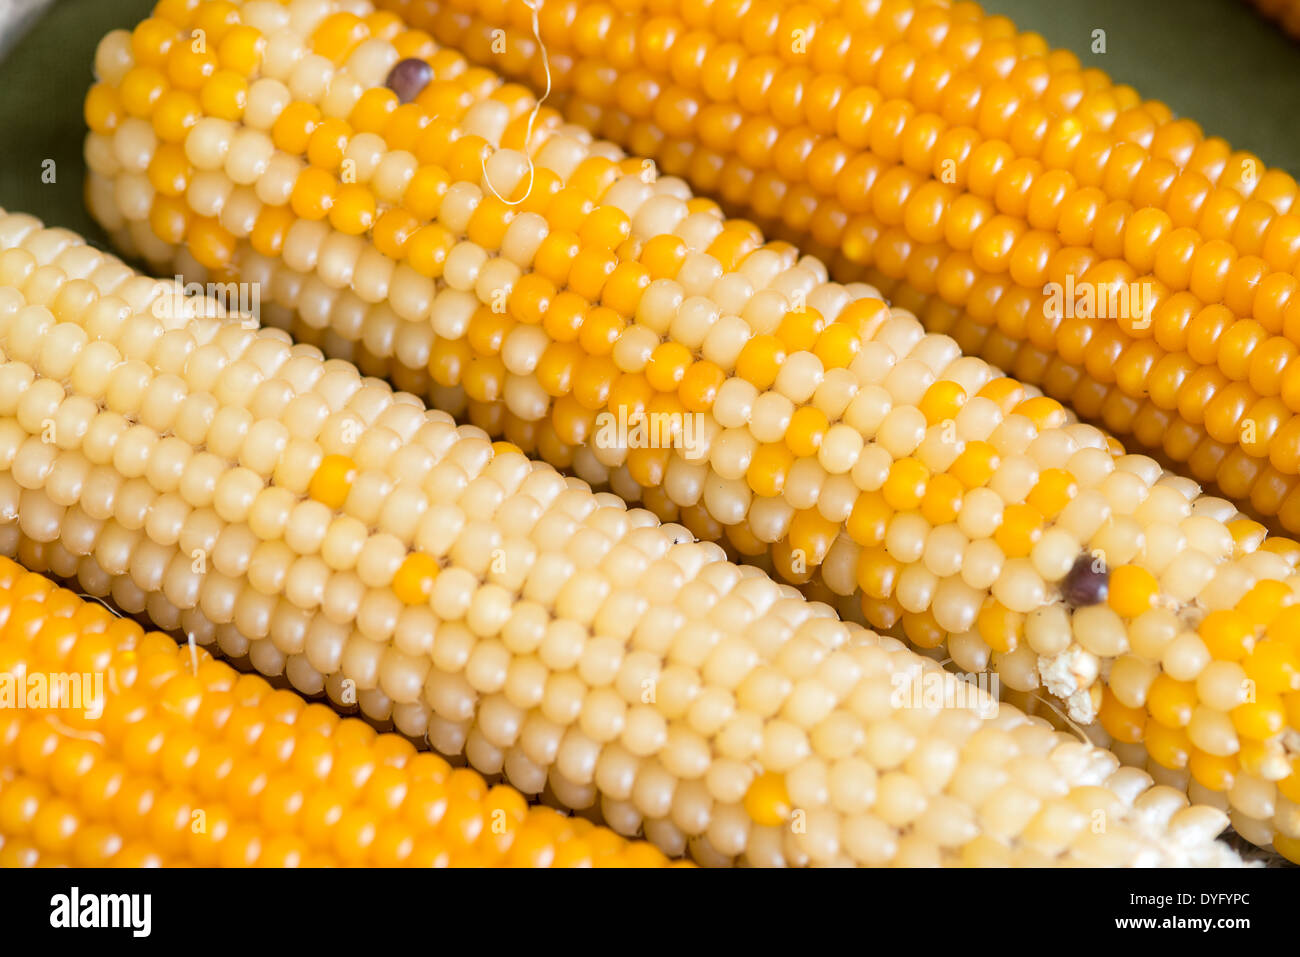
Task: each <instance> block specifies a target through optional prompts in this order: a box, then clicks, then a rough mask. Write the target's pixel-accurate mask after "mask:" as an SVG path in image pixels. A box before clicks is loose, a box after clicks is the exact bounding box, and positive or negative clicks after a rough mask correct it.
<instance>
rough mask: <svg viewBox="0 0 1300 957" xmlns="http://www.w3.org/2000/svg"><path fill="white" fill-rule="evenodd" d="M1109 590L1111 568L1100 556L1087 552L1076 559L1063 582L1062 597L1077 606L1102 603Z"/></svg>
mask: <svg viewBox="0 0 1300 957" xmlns="http://www.w3.org/2000/svg"><path fill="white" fill-rule="evenodd" d="M1109 590H1110V569H1109V568H1107V567H1106V563H1105V562H1104V561H1102V560H1101V559H1100V558H1098V557H1096V556H1095V555H1089V554H1087V553H1086V552H1085V553H1084V554H1082V555H1080V556H1079V557H1078V558H1076V559H1075V560H1074V565H1073V566H1072V567H1071V568H1070V571H1069V572H1068V573H1067V574H1066V576H1065V580H1064V581H1063V582H1061V597H1062V598H1064V599H1065V600H1066V602H1067V603H1068V604H1071V605H1073V606H1074V607H1076V608H1082V607H1083V606H1084V605H1097V604H1100V603H1101V602H1103V601H1105V600H1106V593H1107V592H1108V591H1109Z"/></svg>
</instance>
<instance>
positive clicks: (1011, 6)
mask: <svg viewBox="0 0 1300 957" xmlns="http://www.w3.org/2000/svg"><path fill="white" fill-rule="evenodd" d="M153 2H154V0H58V2H57V3H56V4H55V5H54V7H53V8H52V9H51V10H50V12H49V13H47V14H46V15H45V16H44V18H42V19H41V20H40V21H39V22H38V23H37V24H36V26H35V27H34V28H33V29H32V31H31V32H30V33H29V34H28V35H27V36H26V37H25V38H24V39H23V40H22V41H21V42H20V43H19V44H18V46H17V47H16V48H15V49H14V50H13V51H12V52H11V53H10V54H9V56H8V58H7V59H6V60H5V61H4V62H3V63H0V207H4V208H6V209H11V210H21V211H24V212H29V213H33V214H35V215H37V216H39V217H41V218H42V219H44V220H45V221H46V222H48V223H50V224H57V225H60V226H68V227H71V228H73V229H76V230H77V231H79V232H81V233H84V234H86V235H87V236H89V237H91V238H92V239H98V240H102V238H103V237H102V234H100V233H99V231H98V230H97V229H96V228H95V226H94V224H93V223H92V222H91V221H90V218H89V217H88V216H87V215H86V211H85V209H84V207H83V203H82V190H81V182H82V177H83V175H84V172H85V169H84V165H83V163H82V159H81V143H82V137H83V136H84V135H85V126H84V124H83V121H82V118H81V101H82V98H83V96H84V95H85V91H86V88H87V87H88V86H89V85H90V82H91V67H92V64H93V61H94V51H95V45H96V44H97V43H98V42H99V38H100V37H101V36H103V35H104V34H105V33H107V32H108V31H109V30H111V29H113V28H114V27H124V26H130V25H132V24H134V23H135V22H137V21H139V20H141V19H143V18H144V17H145V16H147V15H148V12H149V10H150V8H151V7H152V6H153ZM983 2H984V6H985V8H986V9H988V10H990V11H993V12H996V13H1002V14H1005V15H1007V16H1009V17H1011V19H1013V20H1014V21H1015V22H1016V23H1017V24H1018V25H1019V26H1020V27H1021V28H1022V29H1027V30H1036V31H1038V32H1040V33H1042V34H1043V35H1044V36H1045V37H1046V38H1047V39H1048V41H1049V42H1050V43H1052V45H1054V46H1060V47H1066V48H1069V49H1071V50H1074V51H1075V52H1076V53H1077V54H1079V56H1080V57H1081V59H1082V60H1083V62H1084V63H1085V64H1087V65H1090V66H1098V67H1100V68H1102V69H1104V70H1106V71H1107V72H1108V73H1109V74H1110V75H1111V76H1112V77H1113V78H1114V79H1115V80H1116V81H1117V82H1123V83H1129V84H1132V85H1133V86H1134V87H1136V88H1137V89H1138V90H1139V91H1140V92H1141V93H1142V94H1143V95H1144V96H1147V97H1154V98H1156V99H1160V100H1164V101H1165V102H1166V103H1168V104H1169V105H1170V106H1171V107H1172V108H1173V109H1174V111H1175V112H1177V113H1178V114H1180V115H1183V116H1189V117H1192V118H1193V119H1195V120H1197V121H1198V122H1200V123H1201V125H1202V126H1204V127H1205V129H1206V130H1208V131H1209V132H1211V133H1214V134H1217V135H1221V136H1224V137H1226V138H1227V139H1228V141H1229V142H1231V143H1232V144H1233V145H1234V146H1236V147H1239V148H1242V149H1249V150H1252V151H1254V152H1255V153H1257V154H1258V155H1259V156H1261V157H1262V158H1263V160H1264V161H1265V162H1266V163H1267V164H1269V165H1270V166H1280V167H1282V168H1284V169H1286V170H1288V171H1289V172H1290V173H1292V174H1293V175H1298V176H1300V123H1298V122H1297V120H1296V118H1297V116H1298V115H1300V43H1297V42H1296V41H1294V40H1291V39H1290V38H1288V37H1287V36H1285V35H1284V34H1283V33H1282V32H1281V31H1280V30H1278V29H1277V28H1276V27H1275V26H1274V25H1273V24H1272V23H1269V22H1267V21H1265V20H1263V19H1261V18H1260V17H1258V16H1257V15H1256V14H1255V13H1254V11H1253V10H1252V9H1251V8H1250V7H1249V6H1248V5H1247V4H1246V3H1244V2H1242V0H983ZM1098 29H1101V30H1105V31H1106V52H1105V53H1104V54H1093V53H1092V52H1091V49H1090V47H1091V45H1092V34H1093V31H1094V30H1098ZM47 159H53V160H54V161H55V164H56V166H55V175H56V181H55V182H54V183H43V182H41V170H42V163H43V162H44V161H45V160H47Z"/></svg>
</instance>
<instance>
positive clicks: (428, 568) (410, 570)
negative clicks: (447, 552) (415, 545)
mask: <svg viewBox="0 0 1300 957" xmlns="http://www.w3.org/2000/svg"><path fill="white" fill-rule="evenodd" d="M438 571H439V568H438V562H437V561H436V560H435V559H434V558H433V556H431V555H426V554H425V553H424V552H411V553H410V554H409V555H407V556H406V558H405V559H404V560H403V561H402V564H401V566H400V567H399V568H398V569H397V574H395V575H394V576H393V593H394V594H395V595H397V597H398V598H400V599H401V600H402V601H403V602H404V603H405V604H407V605H419V604H422V603H424V602H426V601H428V600H429V596H430V595H431V594H432V593H433V582H434V579H436V578H437V577H438Z"/></svg>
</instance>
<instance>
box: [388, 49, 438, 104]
mask: <svg viewBox="0 0 1300 957" xmlns="http://www.w3.org/2000/svg"><path fill="white" fill-rule="evenodd" d="M432 79H433V67H431V66H429V64H427V63H425V62H424V61H423V60H417V59H415V58H413V57H408V58H407V59H405V60H398V61H397V64H396V65H395V66H394V67H393V68H392V69H391V70H389V71H388V79H387V80H385V81H384V85H385V86H387V87H388V88H389V89H390V90H392V91H393V92H394V93H396V94H397V98H398V99H399V100H401V101H402V102H403V103H410V102H411V101H412V100H414V99H415V98H416V97H417V96H419V95H420V93H421V92H423V90H424V88H425V87H426V86H428V85H429V81H430V80H432Z"/></svg>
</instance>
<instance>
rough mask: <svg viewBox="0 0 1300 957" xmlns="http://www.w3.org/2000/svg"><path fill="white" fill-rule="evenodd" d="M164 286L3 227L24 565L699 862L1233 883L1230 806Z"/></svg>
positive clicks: (3, 472) (14, 530)
mask: <svg viewBox="0 0 1300 957" xmlns="http://www.w3.org/2000/svg"><path fill="white" fill-rule="evenodd" d="M178 289H179V286H177V285H176V284H174V283H167V282H158V281H155V280H150V279H147V278H145V277H141V276H137V275H135V274H133V273H132V272H131V270H129V269H128V268H126V267H125V266H123V265H122V264H121V263H120V262H118V261H117V260H115V259H112V258H111V257H108V256H106V255H104V254H102V253H100V252H98V251H96V250H94V249H93V248H90V247H88V246H86V245H84V244H83V243H82V242H81V241H80V240H78V239H77V238H76V237H75V236H73V235H72V234H70V233H67V232H66V231H62V230H45V229H42V228H41V227H40V225H39V224H38V223H37V222H36V221H34V220H32V219H31V218H30V217H23V216H15V215H0V356H2V361H0V515H2V516H3V517H4V519H5V525H4V526H3V528H0V551H3V552H4V553H6V554H17V555H18V557H19V559H20V560H21V561H22V562H23V564H24V565H26V566H27V567H28V568H32V569H38V570H43V569H47V568H48V569H49V570H51V571H53V572H54V573H56V574H58V575H60V576H63V577H76V578H77V579H78V580H79V581H80V583H81V584H82V586H83V587H85V588H86V590H87V591H88V592H90V593H92V594H101V595H102V594H111V595H112V596H113V598H114V599H115V601H116V603H117V604H118V605H120V606H121V607H122V608H123V609H125V610H127V611H130V612H138V611H147V612H148V614H149V615H150V616H151V617H152V618H153V619H154V620H155V621H156V622H158V623H159V624H160V625H161V626H162V627H164V628H167V629H169V630H170V629H180V630H184V631H187V632H189V633H190V634H192V635H193V636H194V639H195V641H196V642H197V643H200V644H204V645H214V646H215V647H219V648H220V649H221V650H222V651H223V652H225V653H226V654H228V655H230V656H232V657H246V658H247V660H248V661H249V662H250V663H251V664H252V665H253V666H254V667H256V668H257V669H258V670H260V671H263V672H264V673H267V674H284V675H285V676H286V677H287V678H288V679H289V681H290V682H291V683H292V684H293V685H294V686H295V687H297V688H299V689H300V690H302V691H304V692H306V693H308V694H318V693H320V692H321V691H325V692H326V693H327V694H328V695H329V696H330V697H331V698H332V699H334V700H336V701H337V702H339V703H340V704H345V705H346V704H351V703H353V701H355V703H356V704H358V705H359V706H360V709H361V710H362V712H363V713H364V714H366V715H367V716H369V717H371V718H374V719H377V720H381V721H388V720H391V721H392V722H393V723H394V724H395V725H396V727H397V728H398V730H400V731H402V732H403V733H405V734H407V735H410V736H414V737H424V738H426V739H427V740H428V742H429V743H430V744H431V745H432V746H433V747H434V748H435V749H437V750H439V751H442V752H444V753H447V754H461V753H463V754H464V755H465V756H466V758H467V759H468V760H469V762H470V764H472V765H473V766H475V767H476V768H478V769H479V770H481V771H483V772H484V773H489V774H497V773H504V775H505V776H506V778H508V779H509V780H510V781H511V782H512V783H513V784H514V785H515V786H516V787H518V788H519V789H520V790H522V791H524V792H525V793H528V794H536V793H541V792H542V791H544V790H546V791H547V792H548V793H549V794H550V795H551V796H552V797H553V798H554V799H555V800H558V801H559V802H561V803H562V804H564V805H566V806H568V807H572V808H575V809H580V810H581V809H588V808H596V807H598V808H599V813H600V814H601V815H602V817H603V818H604V820H605V821H606V822H607V823H608V824H609V825H610V826H611V827H612V828H614V829H615V830H617V831H620V832H621V833H625V834H629V835H632V834H637V833H640V832H644V834H645V836H646V837H647V838H649V839H650V840H651V841H653V842H654V843H655V844H657V845H659V846H660V847H661V848H662V849H664V850H665V851H668V852H670V853H672V854H674V855H676V854H680V853H682V852H684V851H686V850H689V852H690V853H691V854H692V855H693V856H694V857H695V858H696V859H698V860H700V861H702V862H704V863H710V864H718V863H728V862H731V861H733V860H734V861H740V862H745V863H750V864H759V865H773V864H782V863H786V864H853V863H857V864H891V863H892V864H899V865H903V864H908V865H921V864H959V863H961V864H993V863H1012V864H1053V863H1084V864H1095V865H1110V864H1177V863H1231V862H1233V861H1235V860H1236V858H1235V855H1233V854H1231V852H1229V851H1228V850H1227V849H1226V847H1225V846H1224V845H1222V844H1218V843H1216V842H1215V841H1214V840H1213V836H1214V835H1215V834H1216V833H1217V832H1218V830H1219V829H1220V828H1221V827H1222V826H1223V824H1224V822H1225V820H1226V818H1225V816H1224V815H1223V813H1222V812H1221V811H1219V810H1216V809H1214V808H1210V807H1205V806H1189V805H1188V801H1187V798H1186V796H1185V795H1183V794H1182V793H1180V792H1178V791H1177V790H1174V789H1170V788H1168V787H1163V786H1156V787H1153V786H1152V781H1151V778H1150V777H1149V776H1148V775H1146V774H1145V773H1143V772H1141V771H1140V770H1137V769H1132V768H1120V767H1119V762H1118V761H1117V759H1116V758H1115V757H1114V756H1113V755H1111V754H1110V753H1109V752H1106V751H1104V750H1101V749H1099V748H1096V747H1093V746H1091V745H1087V744H1081V743H1079V742H1078V741H1077V740H1076V739H1074V738H1073V737H1072V736H1070V735H1066V734H1063V733H1061V732H1058V731H1055V730H1053V729H1052V728H1050V727H1049V726H1048V725H1047V724H1046V723H1044V722H1042V721H1040V720H1037V719H1033V718H1029V717H1026V716H1025V715H1024V714H1022V713H1020V712H1018V711H1017V710H1016V709H1014V708H1012V707H1010V706H1006V705H1003V706H1000V707H998V706H997V705H996V702H995V700H994V699H993V698H991V697H990V696H989V695H987V694H986V693H985V692H984V691H983V690H981V689H978V688H973V687H971V686H970V685H968V684H966V683H965V682H963V681H962V680H961V679H960V678H959V677H957V676H954V675H952V674H948V673H946V672H944V671H942V670H941V669H940V668H938V667H937V666H936V665H935V664H934V662H932V661H930V660H929V659H926V658H922V657H920V656H918V655H916V654H915V653H913V652H911V651H909V650H907V649H906V648H905V647H904V646H903V645H902V644H901V643H899V642H896V641H894V640H892V639H889V638H881V637H878V636H876V635H874V634H872V633H871V632H868V631H866V630H865V629H863V628H861V627H859V626H857V625H853V624H849V623H843V622H840V621H838V620H837V619H835V617H834V616H833V615H832V614H830V609H829V608H828V607H827V606H824V605H816V604H812V603H809V602H807V601H805V600H804V599H803V598H802V597H801V596H800V595H799V593H798V592H797V591H796V590H795V589H794V588H793V587H791V586H781V585H778V584H777V583H775V582H773V581H772V580H771V579H769V578H767V577H766V576H765V575H763V574H762V573H761V572H759V571H757V570H756V569H753V568H745V567H740V566H736V565H733V564H730V563H729V562H727V561H725V560H724V559H723V557H722V555H721V550H720V549H719V548H718V547H717V546H715V545H710V544H706V543H699V542H695V541H693V540H691V538H690V536H689V534H687V533H686V531H685V529H682V528H681V527H680V526H664V525H660V524H659V523H658V522H657V521H656V520H655V519H654V517H653V516H651V515H650V514H649V513H647V512H644V511H635V510H628V509H627V507H626V505H625V504H624V503H622V502H621V501H619V500H617V499H616V498H615V497H614V496H612V495H595V494H592V493H591V492H590V491H589V490H588V489H587V488H586V487H585V486H584V485H583V484H582V483H581V482H579V481H577V480H574V479H569V480H566V479H564V478H562V477H561V476H559V475H558V474H557V473H556V472H555V471H554V470H553V469H551V467H550V466H547V465H543V464H541V463H530V462H529V461H528V460H527V459H525V458H524V457H523V456H522V455H520V454H518V452H517V451H516V450H513V449H511V448H507V447H503V446H500V445H497V446H494V445H492V444H491V443H489V442H488V440H487V439H486V438H485V437H484V436H483V434H482V433H481V432H480V431H479V430H477V429H474V428H472V427H462V428H461V429H459V430H458V429H457V428H456V427H455V426H454V425H453V424H452V422H451V420H450V418H449V417H448V416H446V415H444V414H442V413H438V412H430V411H426V410H425V409H424V407H423V406H422V405H420V404H419V402H418V401H417V400H415V399H414V398H413V397H411V396H409V395H401V394H394V393H393V392H392V391H391V390H390V389H389V388H388V387H387V386H386V385H384V384H382V383H379V382H376V381H374V380H365V379H362V378H361V376H360V374H359V373H358V372H357V371H356V370H355V369H354V368H352V367H350V366H349V365H348V364H347V363H344V362H340V361H325V360H323V359H322V358H321V357H320V355H319V353H318V352H317V351H316V350H314V349H312V348H310V347H302V346H292V345H290V344H289V343H288V342H287V341H286V337H285V336H284V334H283V333H281V332H279V331H277V330H258V329H253V328H250V327H248V325H247V324H246V323H244V322H243V321H242V320H240V319H238V318H232V319H224V318H218V317H212V316H208V315H204V314H202V313H204V312H206V311H207V307H208V306H212V307H213V308H215V305H216V304H215V303H211V302H209V301H207V300H202V299H200V300H198V301H193V300H191V301H189V302H188V304H185V303H178V302H177V301H176V297H175V295H174V294H175V292H176V291H177V290H178ZM175 660H179V661H182V662H183V661H184V660H185V649H182V650H181V654H180V657H179V659H175ZM354 690H355V694H354V695H353V694H351V692H353V691H354ZM1282 846H1285V845H1284V844H1283V845H1282Z"/></svg>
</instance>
